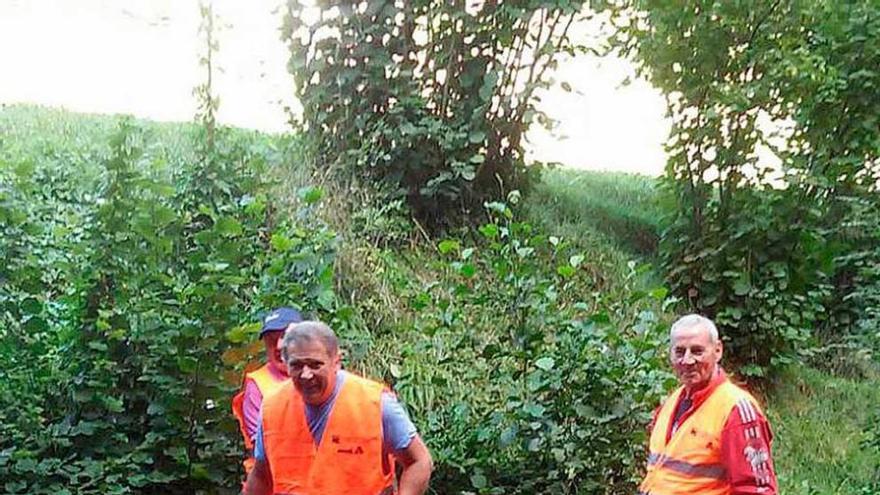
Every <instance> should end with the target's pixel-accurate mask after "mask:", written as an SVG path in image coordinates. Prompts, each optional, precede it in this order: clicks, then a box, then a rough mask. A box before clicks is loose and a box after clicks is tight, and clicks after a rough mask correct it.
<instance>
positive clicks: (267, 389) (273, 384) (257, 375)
mask: <svg viewBox="0 0 880 495" xmlns="http://www.w3.org/2000/svg"><path fill="white" fill-rule="evenodd" d="M247 380H253V381H254V383H256V384H257V388H258V389H259V390H260V394H262V395H263V400H264V401H265V400H266V397H268V396H269V395H270V394H272V393H274V392H275V391H277V390H278V389H279V388H281V385H283V384H284V382H286V381H287V380H279V379H278V378H276V377H275V375H273V374H272V372H271V371H269V365H268V364H264V365H263V366H261V367H260V368H258V369H256V370H254V371H251V372H250V373H246V374H245V375H244V380H243V381H242V387H241V391H240V392H239V393H237V394H235V397H233V398H232V414H234V415H235V418H236V419H237V420H238V427H239V429H240V430H241V436H242V437H244V448H245V450H246V455H245V459H244V476H245V478H247V475H248V474H250V472H251V469H253V468H254V441H253V439H252V438H251V436H250V435H249V434H248V432H247V427H246V425H245V421H244V388H245V387H244V383H245V382H247Z"/></svg>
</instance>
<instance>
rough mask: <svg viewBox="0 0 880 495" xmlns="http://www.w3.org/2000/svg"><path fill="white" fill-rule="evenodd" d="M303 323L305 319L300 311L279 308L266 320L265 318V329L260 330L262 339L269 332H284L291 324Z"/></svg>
mask: <svg viewBox="0 0 880 495" xmlns="http://www.w3.org/2000/svg"><path fill="white" fill-rule="evenodd" d="M301 321H303V317H302V315H301V314H299V311H297V310H295V309H293V308H278V309H275V310H272V312H271V313H269V314H268V315H267V316H266V317H265V318H263V327H262V328H260V338H263V335H266V334H267V333H269V332H282V331H284V330H286V329H287V326H288V325H290V324H291V323H299V322H301Z"/></svg>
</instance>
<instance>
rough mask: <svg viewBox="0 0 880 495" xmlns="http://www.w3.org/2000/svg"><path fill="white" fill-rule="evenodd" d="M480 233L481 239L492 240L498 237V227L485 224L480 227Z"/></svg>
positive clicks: (492, 224)
mask: <svg viewBox="0 0 880 495" xmlns="http://www.w3.org/2000/svg"><path fill="white" fill-rule="evenodd" d="M479 230H480V233H481V234H483V237H486V238H487V239H494V238H496V237H498V226H497V225H495V224H494V223H487V224H485V225H483V226H482V227H480V229H479Z"/></svg>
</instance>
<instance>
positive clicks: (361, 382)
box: [337, 370, 388, 393]
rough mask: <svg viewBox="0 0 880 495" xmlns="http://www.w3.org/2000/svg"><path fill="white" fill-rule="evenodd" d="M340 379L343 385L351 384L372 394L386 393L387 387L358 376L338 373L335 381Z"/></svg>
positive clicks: (347, 372) (345, 372)
mask: <svg viewBox="0 0 880 495" xmlns="http://www.w3.org/2000/svg"><path fill="white" fill-rule="evenodd" d="M339 378H342V379H343V380H344V381H345V384H348V383H352V384H354V385H356V386H359V387H361V388H364V389H366V390H369V391H370V392H372V393H382V392H386V391H388V386H387V385H385V384H384V383H382V382H379V381H376V380H371V379H369V378H365V377H363V376H360V375H356V374H354V373H351V372H349V371H344V370H343V371H339V375H338V376H337V379H339Z"/></svg>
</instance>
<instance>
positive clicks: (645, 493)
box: [639, 315, 777, 495]
mask: <svg viewBox="0 0 880 495" xmlns="http://www.w3.org/2000/svg"><path fill="white" fill-rule="evenodd" d="M670 341H671V345H670V354H669V359H670V361H671V363H672V368H673V369H674V370H675V374H676V375H677V376H678V380H679V382H680V383H681V386H680V387H679V388H678V389H677V390H675V391H674V392H673V393H672V394H671V395H670V396H669V397H668V398H667V399H666V400H665V401H664V403H663V404H661V405H660V407H658V408H657V409H656V410H655V411H654V419H653V421H652V422H651V428H650V430H651V436H650V440H649V453H648V472H647V474H646V475H645V479H644V480H643V481H642V484H641V486H640V488H639V493H640V495H679V494H682V495H683V494H688V495H690V494H700V495H746V494H750V495H751V494H762V495H776V493H777V484H776V474H775V472H774V469H773V460H772V458H771V452H770V446H771V443H772V441H773V434H772V432H771V431H770V424H769V423H768V422H767V418H766V417H765V416H764V414H763V412H762V411H761V408H760V406H759V405H758V402H757V401H756V400H755V398H754V397H752V396H751V394H749V393H748V392H746V391H745V390H743V389H742V388H740V387H738V386H736V385H734V384H733V383H732V382H731V381H730V380H729V379H728V378H727V375H726V374H725V373H724V370H723V369H721V366H720V365H719V362H720V361H721V355H722V352H723V346H722V343H721V340H720V339H719V338H718V329H717V328H716V327H715V324H714V323H713V322H712V321H711V320H709V319H708V318H704V317H702V316H699V315H687V316H684V317H682V318H680V319H679V320H678V321H676V322H675V324H673V325H672V330H671V332H670Z"/></svg>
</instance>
